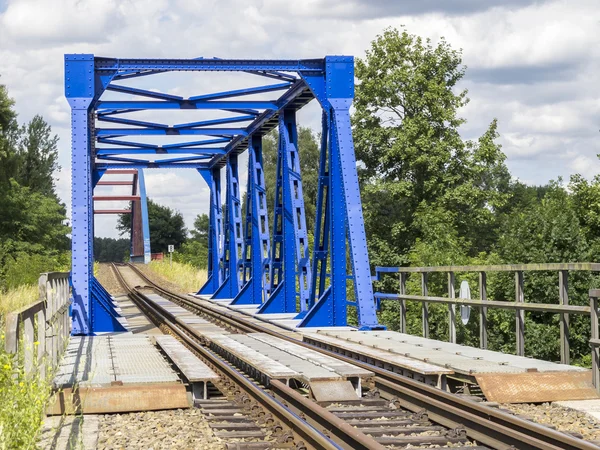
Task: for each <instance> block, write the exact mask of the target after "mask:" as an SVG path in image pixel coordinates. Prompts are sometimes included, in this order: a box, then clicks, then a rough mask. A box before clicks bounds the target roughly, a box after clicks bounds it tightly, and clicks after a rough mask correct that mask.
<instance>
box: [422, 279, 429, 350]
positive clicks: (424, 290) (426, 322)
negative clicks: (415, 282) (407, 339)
mask: <svg viewBox="0 0 600 450" xmlns="http://www.w3.org/2000/svg"><path fill="white" fill-rule="evenodd" d="M421 295H422V296H423V297H427V296H428V295H429V288H428V287H427V272H421ZM423 337H424V338H429V304H428V303H427V302H423Z"/></svg>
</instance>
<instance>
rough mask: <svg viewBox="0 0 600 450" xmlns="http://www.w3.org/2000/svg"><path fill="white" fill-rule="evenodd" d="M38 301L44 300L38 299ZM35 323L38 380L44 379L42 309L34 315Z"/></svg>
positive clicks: (44, 341) (43, 323) (44, 344)
mask: <svg viewBox="0 0 600 450" xmlns="http://www.w3.org/2000/svg"><path fill="white" fill-rule="evenodd" d="M40 300H44V299H43V298H40ZM35 316H36V322H37V343H38V348H37V367H38V371H39V373H40V378H41V379H45V378H46V361H44V358H45V356H46V310H45V308H42V310H41V311H39V312H38V313H37V314H36V315H35Z"/></svg>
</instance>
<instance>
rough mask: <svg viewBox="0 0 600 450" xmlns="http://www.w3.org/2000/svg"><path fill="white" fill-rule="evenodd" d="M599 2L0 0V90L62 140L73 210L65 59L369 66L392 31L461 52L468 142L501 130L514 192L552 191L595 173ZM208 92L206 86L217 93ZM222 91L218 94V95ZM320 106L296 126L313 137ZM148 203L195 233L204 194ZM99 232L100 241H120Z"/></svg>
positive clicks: (174, 192) (180, 181)
mask: <svg viewBox="0 0 600 450" xmlns="http://www.w3.org/2000/svg"><path fill="white" fill-rule="evenodd" d="M598 6H599V3H598V0H570V1H566V0H563V1H526V0H503V1H500V0H452V1H448V0H303V1H289V0H243V1H242V0H196V1H194V0H171V1H167V0H146V1H143V2H141V1H137V2H136V1H134V0H0V76H1V78H0V83H2V84H5V85H6V86H7V87H8V90H9V93H10V95H11V96H12V97H13V98H14V99H15V101H16V108H17V111H18V113H19V118H20V121H22V122H25V121H28V120H29V119H31V117H33V115H34V114H36V113H40V114H42V115H43V116H44V118H45V119H46V120H47V121H48V122H50V124H51V125H52V128H53V130H54V132H56V133H58V135H59V136H60V139H61V140H60V161H61V165H62V166H63V170H62V172H61V174H60V176H59V179H58V182H57V185H58V190H59V194H60V196H61V198H62V199H63V200H64V201H65V202H66V203H67V204H68V203H69V202H70V176H69V171H68V168H69V167H70V130H69V121H70V111H69V108H68V104H67V102H66V100H65V98H64V94H63V54H64V53H94V54H96V55H99V56H113V57H158V58H161V57H181V58H191V57H197V56H206V57H213V56H218V57H222V58H228V57H232V58H293V59H297V58H314V57H322V56H324V55H327V54H347V55H355V56H357V57H362V56H363V55H364V51H365V49H366V48H368V46H369V44H370V42H371V41H372V40H373V39H374V38H375V36H377V34H380V33H381V32H382V30H383V29H384V28H386V27H389V26H392V27H400V26H401V25H405V26H406V27H407V29H408V31H409V32H411V33H414V34H419V35H421V36H426V37H430V38H431V39H433V40H434V41H435V40H437V39H439V38H440V37H441V36H444V37H445V38H446V39H447V40H448V41H449V42H450V44H451V45H452V46H453V47H454V48H462V49H463V56H464V57H463V60H464V63H465V65H467V67H468V70H467V75H466V77H465V80H464V82H463V86H464V87H466V88H467V89H468V90H469V97H470V99H471V101H470V103H469V104H468V105H467V106H466V107H465V108H464V110H463V111H462V114H463V116H464V117H465V118H466V119H467V121H468V122H467V124H466V125H465V126H464V127H463V129H462V134H463V136H464V137H465V138H476V137H477V136H479V135H480V134H481V133H483V132H484V131H485V129H486V127H487V125H488V124H489V122H490V121H491V120H492V119H493V118H494V117H496V118H498V120H499V131H500V134H501V139H500V142H501V144H502V145H503V150H504V151H505V153H506V155H507V156H508V166H509V168H510V170H511V172H512V173H513V175H514V176H515V177H516V178H519V179H520V180H522V181H524V182H527V183H538V184H539V183H545V182H547V181H548V180H550V179H556V178H557V177H559V176H562V177H563V178H565V179H568V177H569V176H570V175H571V174H573V173H581V174H583V175H584V176H586V177H593V176H594V175H596V174H597V173H599V172H600V170H599V169H600V163H599V161H598V158H597V157H596V154H597V153H600V139H599V138H600V136H599V135H598V130H599V128H600V86H599V84H598V73H599V72H600V45H599V44H600V8H599V7H598ZM226 81H228V80H225V79H224V78H222V77H221V78H213V79H212V80H211V81H206V80H205V81H203V82H201V81H198V80H197V79H196V78H190V77H186V76H175V77H173V78H171V79H164V78H163V79H161V80H160V81H157V82H156V83H157V84H156V85H154V86H148V87H149V88H154V89H162V90H165V91H168V92H171V93H176V94H184V95H198V94H201V93H203V92H202V90H203V89H206V88H210V90H212V91H214V90H218V89H220V88H223V87H225V86H226V85H227V83H226ZM208 84H210V86H208ZM215 88H216V89H215ZM319 120H320V116H319V113H318V109H317V108H316V106H313V107H309V108H308V109H307V110H306V111H303V112H302V114H301V115H300V116H299V121H300V123H301V124H304V125H308V126H316V125H317V124H318V123H319ZM147 188H148V193H149V195H150V196H151V197H152V198H154V199H156V200H157V201H158V202H160V203H163V204H169V205H170V206H172V207H173V208H175V209H178V210H180V211H181V212H182V213H183V214H184V216H185V218H186V222H187V224H188V227H191V225H192V222H193V218H194V216H195V215H196V214H199V213H203V212H206V205H207V199H206V195H207V193H208V191H207V189H206V187H205V186H204V183H203V181H202V180H201V179H200V177H199V176H198V175H197V174H194V173H192V171H181V172H164V171H156V170H149V171H147ZM115 222H116V219H114V218H110V217H106V216H105V217H102V218H99V219H98V220H97V222H96V235H98V236H115V235H116V233H115V231H114V224H115Z"/></svg>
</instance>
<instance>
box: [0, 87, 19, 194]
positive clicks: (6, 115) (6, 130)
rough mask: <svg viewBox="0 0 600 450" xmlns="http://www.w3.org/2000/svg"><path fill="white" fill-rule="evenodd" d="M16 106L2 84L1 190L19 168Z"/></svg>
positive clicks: (0, 88) (0, 101)
mask: <svg viewBox="0 0 600 450" xmlns="http://www.w3.org/2000/svg"><path fill="white" fill-rule="evenodd" d="M14 105H15V102H14V100H13V99H11V98H10V97H9V95H8V91H7V89H6V86H4V85H1V84H0V188H2V187H4V186H7V185H8V184H9V180H10V178H11V177H13V176H14V174H15V172H16V170H17V167H18V165H17V164H18V163H17V158H16V152H15V141H16V139H17V135H18V130H19V125H18V123H17V113H16V111H15V110H14Z"/></svg>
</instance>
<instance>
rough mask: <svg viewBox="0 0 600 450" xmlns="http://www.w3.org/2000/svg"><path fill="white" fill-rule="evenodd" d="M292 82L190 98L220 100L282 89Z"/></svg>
mask: <svg viewBox="0 0 600 450" xmlns="http://www.w3.org/2000/svg"><path fill="white" fill-rule="evenodd" d="M290 86H291V83H280V84H271V85H268V86H258V87H253V88H246V89H237V90H235V91H225V92H217V93H215V94H204V95H196V96H194V97H190V100H218V99H222V98H230V97H239V96H242V95H255V94H264V93H266V92H274V91H281V90H282V89H288V88H289V87H290Z"/></svg>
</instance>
